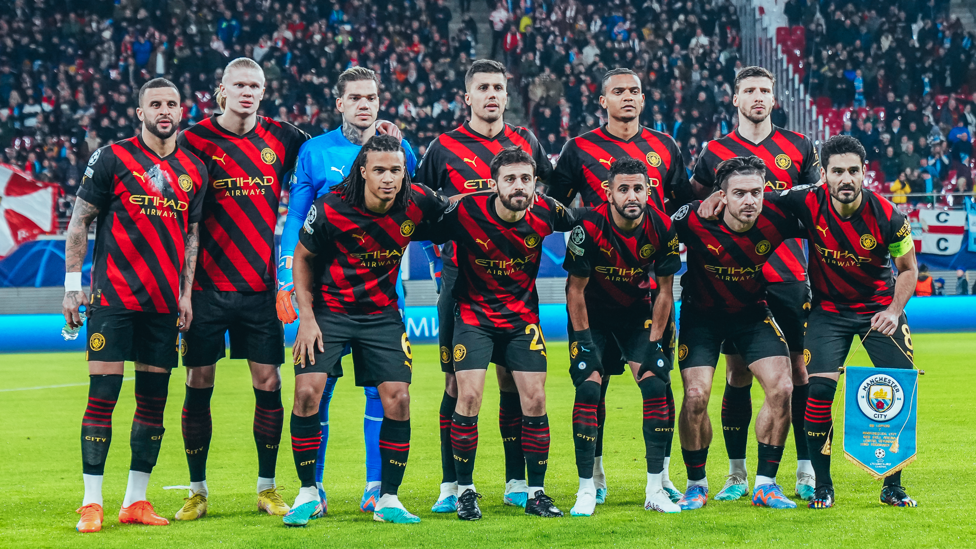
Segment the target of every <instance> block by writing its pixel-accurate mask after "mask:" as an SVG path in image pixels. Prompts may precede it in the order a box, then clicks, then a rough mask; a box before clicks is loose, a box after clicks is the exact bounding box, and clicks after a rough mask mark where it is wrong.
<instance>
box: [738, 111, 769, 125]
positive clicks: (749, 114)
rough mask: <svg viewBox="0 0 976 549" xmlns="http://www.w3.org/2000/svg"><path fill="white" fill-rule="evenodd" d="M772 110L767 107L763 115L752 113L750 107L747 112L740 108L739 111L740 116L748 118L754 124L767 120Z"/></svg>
mask: <svg viewBox="0 0 976 549" xmlns="http://www.w3.org/2000/svg"><path fill="white" fill-rule="evenodd" d="M770 112H771V111H770V109H766V110H765V111H764V112H763V114H762V116H753V115H752V109H748V110H746V111H745V112H743V111H742V110H740V111H739V116H741V117H743V118H745V119H746V120H748V121H749V122H752V123H753V124H762V123H763V122H765V121H766V119H767V118H769V113H770Z"/></svg>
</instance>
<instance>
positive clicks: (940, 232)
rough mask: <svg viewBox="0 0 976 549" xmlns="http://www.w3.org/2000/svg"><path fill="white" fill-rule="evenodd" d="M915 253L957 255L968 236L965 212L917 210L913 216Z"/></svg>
mask: <svg viewBox="0 0 976 549" xmlns="http://www.w3.org/2000/svg"><path fill="white" fill-rule="evenodd" d="M910 217H911V220H912V239H913V240H915V253H920V254H932V255H956V254H957V253H959V251H960V250H961V249H962V248H963V245H962V243H963V237H964V236H965V234H966V211H964V210H949V211H942V210H916V211H915V212H912V214H911V216H910Z"/></svg>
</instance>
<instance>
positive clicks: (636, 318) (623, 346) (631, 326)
mask: <svg viewBox="0 0 976 549" xmlns="http://www.w3.org/2000/svg"><path fill="white" fill-rule="evenodd" d="M588 317H589V321H590V333H591V334H592V335H593V345H594V346H596V353H597V355H598V356H599V357H600V363H601V364H602V365H603V373H604V375H608V376H616V375H620V374H623V373H624V372H625V371H626V366H627V362H640V361H642V360H644V357H645V356H646V355H647V352H648V347H649V346H650V343H651V322H652V318H651V317H652V313H651V311H650V310H648V311H647V312H646V313H644V314H639V315H627V314H625V315H623V316H620V317H616V318H609V317H608V316H606V315H599V314H596V315H588ZM674 331H675V330H674V313H672V316H671V318H669V319H668V325H667V327H665V328H664V336H663V337H662V338H661V344H662V346H663V348H664V354H665V355H666V356H668V357H670V358H671V359H672V360H674V342H675V341H674V340H675V337H674ZM566 332H567V333H568V334H569V343H570V345H572V342H573V341H574V340H575V339H576V337H575V335H574V332H573V325H572V322H570V324H569V326H567V327H566Z"/></svg>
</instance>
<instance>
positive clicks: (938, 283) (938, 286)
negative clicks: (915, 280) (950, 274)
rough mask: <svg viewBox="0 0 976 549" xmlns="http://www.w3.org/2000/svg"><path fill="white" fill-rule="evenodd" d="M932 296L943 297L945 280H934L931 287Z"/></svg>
mask: <svg viewBox="0 0 976 549" xmlns="http://www.w3.org/2000/svg"><path fill="white" fill-rule="evenodd" d="M932 295H934V296H936V295H945V279H944V278H936V279H935V282H934V283H933V286H932Z"/></svg>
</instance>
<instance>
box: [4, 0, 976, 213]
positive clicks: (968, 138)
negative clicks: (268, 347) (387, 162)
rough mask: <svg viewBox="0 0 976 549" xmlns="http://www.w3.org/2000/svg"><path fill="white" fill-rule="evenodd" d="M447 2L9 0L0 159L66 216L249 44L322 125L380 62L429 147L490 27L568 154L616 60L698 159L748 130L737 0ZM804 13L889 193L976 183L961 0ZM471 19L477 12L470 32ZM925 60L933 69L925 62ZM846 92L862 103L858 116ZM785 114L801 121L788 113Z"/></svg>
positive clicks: (791, 12) (803, 22)
mask: <svg viewBox="0 0 976 549" xmlns="http://www.w3.org/2000/svg"><path fill="white" fill-rule="evenodd" d="M448 1H450V0H431V1H427V2H422V1H421V2H404V3H385V2H377V1H375V0H351V1H348V2H329V1H324V0H319V1H313V2H298V3H287V4H284V5H282V3H281V2H272V1H271V0H238V1H236V2H234V3H230V2H222V1H216V0H195V1H186V0H168V1H164V0H119V1H118V2H114V3H106V2H98V3H93V4H84V3H79V2H75V1H73V0H35V1H33V2H28V1H25V0H14V1H4V2H2V4H3V5H4V7H5V9H3V10H2V12H0V36H2V39H0V162H7V163H11V164H14V165H16V166H18V167H23V168H24V169H25V170H26V171H27V172H29V173H31V174H33V175H34V176H35V177H37V178H39V179H42V180H47V181H52V182H57V183H59V184H60V185H61V187H62V189H63V191H64V198H63V199H62V200H61V202H60V212H59V215H60V216H61V217H62V219H67V217H68V216H69V214H70V207H71V199H72V197H73V196H74V194H75V192H76V191H77V187H78V183H79V181H80V179H81V172H82V171H83V169H84V168H83V166H84V164H85V161H86V159H87V158H88V156H89V154H90V153H91V151H94V150H95V149H96V148H98V147H99V146H102V145H104V144H106V143H109V142H112V141H115V140H117V139H121V138H124V137H125V136H129V135H131V134H132V132H133V131H134V130H135V129H136V128H137V126H138V119H137V117H136V114H135V99H134V93H133V90H137V89H138V88H139V86H141V85H142V83H144V82H146V81H147V80H149V79H150V78H153V77H156V76H167V77H169V78H172V79H173V80H174V81H176V82H177V83H178V85H179V86H180V87H181V91H182V92H183V97H184V101H185V103H184V107H185V109H186V116H185V122H184V123H185V124H186V125H190V124H193V123H196V122H198V121H200V120H201V119H203V118H205V117H206V116H209V115H210V114H211V113H212V112H213V110H214V109H215V107H216V105H215V103H214V100H213V87H214V83H215V82H216V81H217V79H218V76H219V73H220V70H221V67H223V65H224V64H226V62H227V61H228V60H229V59H232V58H235V57H238V56H241V55H246V56H250V57H252V58H254V59H255V60H257V61H258V62H259V63H261V65H262V67H263V68H264V70H265V73H266V74H267V77H268V93H267V94H266V96H265V100H264V102H263V105H262V109H261V110H262V112H263V114H266V115H268V116H271V117H274V118H277V119H281V120H288V121H290V122H292V123H294V124H296V125H298V126H299V127H301V128H302V129H303V130H305V131H307V132H309V133H310V134H312V135H318V134H321V133H323V132H324V131H326V130H329V129H332V128H335V127H336V126H337V125H338V123H339V118H338V116H337V114H336V113H335V112H334V108H333V105H334V97H333V93H334V92H333V89H332V87H333V85H334V83H335V79H336V77H337V75H338V73H339V72H341V70H343V69H345V68H348V67H351V66H357V65H362V66H367V67H370V68H373V69H374V70H376V72H377V73H378V74H380V75H381V79H382V84H383V89H384V91H383V94H382V95H383V96H382V99H381V115H380V116H381V118H384V119H387V120H391V121H394V122H395V123H396V124H397V125H398V126H400V128H401V129H402V131H403V133H404V135H405V136H406V138H407V139H408V141H409V142H410V143H411V144H412V145H413V147H414V149H415V150H417V152H418V154H419V155H422V154H423V153H424V152H425V148H426V145H427V144H428V143H429V142H430V141H431V139H433V138H434V137H435V136H437V135H439V134H440V133H443V132H444V131H447V130H449V129H452V128H454V127H456V126H457V124H458V123H459V122H460V121H462V120H463V119H464V118H465V116H466V109H465V105H464V101H463V78H462V77H463V74H464V71H465V70H466V69H467V68H468V67H469V66H470V63H471V62H472V61H473V59H474V57H475V48H476V44H477V43H478V41H484V42H485V43H487V42H488V41H491V44H492V48H491V49H492V53H491V55H492V56H494V57H496V58H499V59H502V58H503V59H504V60H505V62H506V65H507V67H508V69H509V71H510V73H511V75H512V80H511V86H510V88H511V90H510V92H511V94H512V95H513V96H514V95H515V94H518V95H519V96H520V99H521V105H522V107H523V108H524V109H525V114H526V115H527V118H528V120H529V122H530V124H531V126H532V128H533V129H534V130H535V131H536V133H537V134H538V135H539V138H540V140H541V141H542V143H543V146H544V147H545V149H546V150H547V151H548V152H549V153H550V154H558V152H559V151H560V150H561V148H562V146H563V144H564V143H565V142H566V141H567V140H568V139H569V138H571V137H574V136H576V135H579V134H580V133H583V132H585V131H588V130H590V129H592V128H595V127H597V126H599V125H600V124H602V123H604V122H605V117H606V115H605V111H604V110H603V109H602V108H601V107H600V105H599V90H598V83H599V81H600V79H601V77H602V76H603V74H604V73H605V72H606V71H607V70H609V69H610V68H613V67H616V66H623V67H629V68H633V69H634V70H635V71H636V72H638V74H640V75H641V77H642V80H643V84H644V89H645V92H646V95H647V101H646V107H645V109H644V112H643V115H642V121H643V123H644V124H645V125H646V126H648V127H651V128H653V129H657V130H661V131H665V132H667V133H670V134H671V135H672V136H673V137H675V139H676V140H677V142H678V144H679V147H680V148H681V151H682V154H683V156H684V157H685V158H684V159H685V162H686V164H687V165H688V166H689V167H690V166H692V165H693V164H694V161H695V160H696V158H697V154H698V153H699V152H700V150H701V147H702V144H703V143H704V142H705V141H707V140H709V139H712V138H714V137H718V136H721V135H725V134H726V133H728V132H729V131H731V129H732V128H733V126H734V123H735V109H734V107H733V106H732V103H731V95H732V90H731V88H730V82H731V81H732V79H733V78H734V76H735V74H736V72H737V70H738V69H739V68H741V66H742V64H741V61H740V60H739V55H738V51H739V46H740V41H741V39H740V35H739V21H738V16H737V13H736V10H735V7H734V6H733V5H732V3H731V2H729V1H728V0H708V1H706V2H690V1H689V2H684V3H681V2H676V3H663V2H654V1H649V2H645V3H643V4H642V3H640V2H636V1H631V2H624V1H622V0H616V1H614V2H609V3H597V2H587V1H580V0H548V1H543V2H522V3H521V5H520V4H519V3H512V2H500V3H498V4H497V5H496V6H495V7H494V8H493V11H492V12H491V14H490V28H491V33H492V36H490V37H489V36H484V35H483V33H482V35H479V28H478V24H477V22H476V21H475V19H474V16H473V15H472V14H471V12H462V10H459V9H458V6H453V5H448V4H447V3H446V2H448ZM462 4H465V5H464V6H461V7H463V8H465V9H469V8H470V2H462ZM452 8H453V9H454V11H453V12H452ZM786 15H787V17H788V19H789V22H790V24H791V25H794V26H803V27H805V29H806V30H805V37H806V38H805V44H803V46H804V56H805V59H806V73H805V74H806V77H807V80H808V84H809V89H810V90H811V92H812V95H813V96H814V97H817V96H824V97H825V98H826V101H827V103H828V105H830V106H831V107H836V108H837V110H836V111H834V112H837V113H840V114H838V116H843V117H844V118H845V120H844V121H843V124H842V125H841V127H839V128H838V129H839V131H840V132H841V133H845V134H850V135H854V136H855V137H858V138H859V139H860V140H861V141H862V142H864V143H865V145H866V147H867V149H868V151H869V154H870V155H871V156H870V158H871V160H872V167H873V168H874V169H875V171H876V172H877V178H878V179H879V181H882V182H886V183H887V186H888V187H889V188H887V189H885V191H886V192H889V191H890V192H892V193H895V194H896V199H897V200H900V201H902V202H906V201H909V200H911V201H912V202H913V203H914V202H920V201H923V199H921V198H918V197H913V196H912V195H917V194H920V193H925V192H939V191H940V190H942V186H943V183H944V184H945V185H946V186H947V188H948V187H950V186H951V191H952V192H953V193H957V194H967V193H968V194H971V191H972V184H971V180H972V178H971V177H968V176H970V174H971V171H970V169H969V165H970V158H971V157H972V152H973V151H972V143H973V135H974V133H976V113H974V109H976V105H974V104H973V102H972V101H971V100H970V98H971V99H972V100H976V60H974V55H973V53H974V43H976V41H974V40H973V36H974V35H973V33H971V32H970V33H965V32H963V29H962V28H961V26H960V25H959V22H958V21H957V20H954V19H951V20H950V19H949V18H948V2H947V0H928V1H927V2H924V3H922V2H920V3H900V4H899V5H898V6H897V7H896V6H889V5H888V4H886V3H882V2H871V1H865V2H861V3H860V4H859V5H858V6H857V7H855V4H853V3H848V4H845V5H844V6H839V5H837V4H835V3H829V4H823V3H821V4H818V3H817V2H814V1H812V0H809V1H806V0H791V1H790V2H788V3H787V5H786ZM455 17H458V18H460V19H461V23H462V24H461V25H460V26H459V27H458V28H457V30H456V31H455V32H454V33H453V34H452V33H451V32H450V28H449V23H450V22H451V21H452V20H453V19H454V18H455ZM913 36H915V37H916V38H915V39H912V37H913ZM915 66H922V67H924V69H925V70H922V71H912V70H908V69H907V67H915ZM970 94H972V95H971V96H970ZM845 107H861V109H860V110H853V111H851V114H848V115H846V116H844V114H843V112H846V111H843V110H842V109H843V108H845ZM868 107H874V109H873V110H872V109H869V108H868ZM773 116H774V122H775V123H776V124H777V125H784V124H786V122H787V120H786V119H785V114H784V113H783V112H782V111H781V110H779V109H777V110H775V111H774V113H773ZM897 200H896V201H897Z"/></svg>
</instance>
